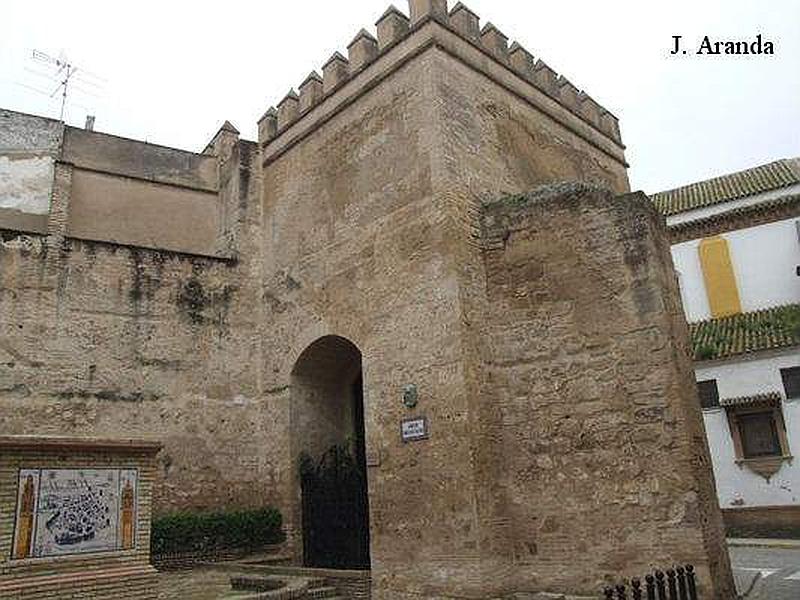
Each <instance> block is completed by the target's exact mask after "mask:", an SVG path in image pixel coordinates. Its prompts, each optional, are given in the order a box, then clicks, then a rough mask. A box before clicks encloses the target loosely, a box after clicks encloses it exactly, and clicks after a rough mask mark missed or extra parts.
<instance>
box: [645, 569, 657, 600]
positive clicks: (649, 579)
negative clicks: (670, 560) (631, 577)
mask: <svg viewBox="0 0 800 600" xmlns="http://www.w3.org/2000/svg"><path fill="white" fill-rule="evenodd" d="M644 581H645V588H646V591H647V600H656V578H655V577H653V576H652V575H647V576H646V577H645V578H644Z"/></svg>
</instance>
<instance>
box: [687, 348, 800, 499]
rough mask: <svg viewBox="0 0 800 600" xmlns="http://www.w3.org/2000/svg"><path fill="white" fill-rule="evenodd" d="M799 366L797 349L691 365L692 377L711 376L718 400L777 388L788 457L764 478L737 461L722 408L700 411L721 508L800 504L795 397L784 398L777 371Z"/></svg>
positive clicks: (799, 412) (799, 417) (799, 424)
mask: <svg viewBox="0 0 800 600" xmlns="http://www.w3.org/2000/svg"><path fill="white" fill-rule="evenodd" d="M798 366H800V349H799V348H793V349H791V350H787V351H783V352H780V353H773V354H771V355H769V356H764V355H762V358H742V359H739V360H732V361H726V362H719V363H716V364H707V365H696V366H695V377H696V379H697V381H704V380H706V379H716V380H717V386H718V388H719V395H720V398H733V397H737V396H748V395H752V394H757V393H763V392H779V393H780V394H781V397H782V398H783V400H782V407H781V408H782V410H783V418H784V421H785V423H786V435H787V440H788V442H789V449H790V452H791V454H792V456H794V457H796V458H795V459H794V460H792V461H784V462H783V464H782V465H781V468H780V470H779V471H778V472H777V473H775V475H773V476H772V477H771V478H770V480H769V481H767V480H766V479H765V478H764V477H762V476H761V475H758V474H756V473H754V472H753V471H751V470H750V469H748V468H747V467H746V466H740V465H737V464H736V456H735V453H734V449H733V438H732V437H731V431H730V428H729V425H728V419H727V416H726V413H725V409H724V408H714V409H706V410H704V411H703V420H704V421H705V426H706V434H707V436H708V444H709V448H710V450H711V461H712V464H713V467H714V477H715V478H716V481H717V494H718V495H719V502H720V506H722V508H735V507H746V506H782V505H791V504H799V503H800V400H790V401H787V400H786V395H785V393H784V390H783V382H782V380H781V375H780V369H782V368H786V367H798Z"/></svg>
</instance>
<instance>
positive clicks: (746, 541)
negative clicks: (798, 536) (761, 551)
mask: <svg viewBox="0 0 800 600" xmlns="http://www.w3.org/2000/svg"><path fill="white" fill-rule="evenodd" d="M728 546H730V547H733V548H782V549H787V550H800V540H780V539H772V538H728Z"/></svg>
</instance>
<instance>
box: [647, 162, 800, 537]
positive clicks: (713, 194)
mask: <svg viewBox="0 0 800 600" xmlns="http://www.w3.org/2000/svg"><path fill="white" fill-rule="evenodd" d="M653 201H654V202H655V203H656V205H657V206H658V208H659V209H660V210H661V211H662V212H663V213H664V214H665V215H666V218H667V226H668V228H669V230H670V234H671V237H672V240H673V246H672V257H673V262H674V264H675V269H676V271H677V275H678V280H679V283H680V288H681V296H682V299H683V305H684V311H685V313H686V318H687V321H688V322H689V327H690V332H691V335H692V344H693V351H694V359H695V376H696V379H697V382H698V392H699V396H700V402H701V406H702V408H703V416H704V421H705V426H706V433H707V435H708V441H709V447H710V450H711V456H712V462H713V468H714V475H715V477H716V481H717V491H718V494H719V501H720V505H721V506H722V509H723V514H724V515H725V520H726V524H727V525H728V527H729V529H730V530H732V531H733V532H734V533H737V534H740V535H748V534H765V535H767V534H768V535H781V532H782V531H785V532H789V531H792V530H794V532H795V533H796V532H797V531H800V270H799V269H800V159H784V160H780V161H776V162H774V163H769V164H767V165H761V166H759V167H755V168H753V169H748V170H746V171H741V172H738V173H732V174H730V175H725V176H723V177H718V178H715V179H711V180H708V181H701V182H697V183H694V184H691V185H688V186H685V187H682V188H677V189H675V190H669V191H667V192H661V193H659V194H654V195H653Z"/></svg>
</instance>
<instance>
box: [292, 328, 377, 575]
mask: <svg viewBox="0 0 800 600" xmlns="http://www.w3.org/2000/svg"><path fill="white" fill-rule="evenodd" d="M363 389H364V388H363V378H362V372H361V352H360V351H359V350H358V348H357V347H356V346H355V345H354V344H353V343H352V342H350V341H349V340H347V339H345V338H343V337H339V336H334V335H329V336H325V337H321V338H319V339H317V340H316V341H315V342H313V343H312V344H310V345H309V346H308V347H307V348H306V349H305V350H303V352H302V353H301V354H300V357H299V358H298V359H297V362H296V363H295V365H294V368H293V369H292V378H291V390H292V393H291V397H292V409H291V430H292V454H293V456H294V459H295V468H296V469H297V473H298V482H299V488H300V489H299V492H300V511H299V512H300V515H298V516H299V517H300V522H301V523H302V535H303V561H304V564H305V565H306V566H308V567H325V568H337V569H367V568H369V566H370V564H369V499H368V498H369V496H368V492H367V475H366V457H365V443H364V394H363Z"/></svg>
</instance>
